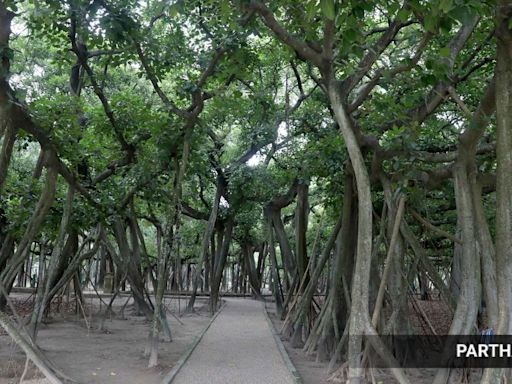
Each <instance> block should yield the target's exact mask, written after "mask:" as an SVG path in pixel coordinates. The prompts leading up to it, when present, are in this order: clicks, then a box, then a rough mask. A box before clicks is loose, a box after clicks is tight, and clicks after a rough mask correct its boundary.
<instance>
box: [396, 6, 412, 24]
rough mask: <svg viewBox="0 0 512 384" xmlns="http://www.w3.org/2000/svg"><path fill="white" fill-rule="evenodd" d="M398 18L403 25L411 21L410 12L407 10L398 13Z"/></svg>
mask: <svg viewBox="0 0 512 384" xmlns="http://www.w3.org/2000/svg"><path fill="white" fill-rule="evenodd" d="M397 16H398V19H399V20H400V21H401V22H402V23H405V22H406V21H407V20H408V19H409V11H408V10H407V9H401V10H400V11H398V15H397Z"/></svg>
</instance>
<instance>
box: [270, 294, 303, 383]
mask: <svg viewBox="0 0 512 384" xmlns="http://www.w3.org/2000/svg"><path fill="white" fill-rule="evenodd" d="M263 314H264V315H265V319H266V320H267V323H268V326H269V327H270V331H271V332H272V336H273V337H274V341H275V343H276V345H277V349H279V353H280V355H281V358H282V359H283V362H284V365H286V368H287V369H288V371H289V372H290V374H291V375H292V377H293V382H294V383H295V384H303V383H304V381H303V380H302V376H301V375H300V373H299V371H298V370H297V368H296V367H295V365H293V362H292V360H291V359H290V355H288V352H286V348H285V347H284V344H283V342H282V340H281V337H279V333H278V332H277V330H276V328H275V327H274V324H273V323H272V320H270V317H269V315H268V312H267V305H266V303H264V305H263Z"/></svg>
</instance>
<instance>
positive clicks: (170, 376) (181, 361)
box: [160, 301, 226, 384]
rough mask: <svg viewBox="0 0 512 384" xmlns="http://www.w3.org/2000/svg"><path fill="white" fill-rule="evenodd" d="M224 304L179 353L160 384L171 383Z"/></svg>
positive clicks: (224, 304)
mask: <svg viewBox="0 0 512 384" xmlns="http://www.w3.org/2000/svg"><path fill="white" fill-rule="evenodd" d="M225 306H226V302H225V301H223V303H222V305H221V307H220V308H219V310H218V311H217V313H215V315H213V317H212V318H211V319H210V321H209V322H208V324H206V326H205V327H204V329H203V330H202V331H201V333H200V334H199V335H197V336H196V338H195V339H194V341H193V342H192V344H191V345H190V346H189V347H188V348H187V350H186V351H185V352H184V353H183V355H181V357H180V359H179V360H178V361H177V363H176V364H175V365H174V367H172V369H171V370H170V371H169V372H168V373H167V374H166V375H165V377H164V378H163V379H162V381H161V382H160V384H171V383H172V382H173V381H174V379H175V378H176V376H177V375H178V373H179V371H180V370H181V368H183V366H184V365H185V363H186V362H187V361H188V359H189V358H190V356H191V355H192V352H194V350H195V349H196V347H197V345H198V344H199V343H200V342H201V340H202V339H203V336H204V334H205V333H206V331H208V329H209V328H210V326H211V325H212V324H213V322H214V321H215V319H216V318H217V316H219V314H220V313H221V312H222V310H223V309H224V307H225Z"/></svg>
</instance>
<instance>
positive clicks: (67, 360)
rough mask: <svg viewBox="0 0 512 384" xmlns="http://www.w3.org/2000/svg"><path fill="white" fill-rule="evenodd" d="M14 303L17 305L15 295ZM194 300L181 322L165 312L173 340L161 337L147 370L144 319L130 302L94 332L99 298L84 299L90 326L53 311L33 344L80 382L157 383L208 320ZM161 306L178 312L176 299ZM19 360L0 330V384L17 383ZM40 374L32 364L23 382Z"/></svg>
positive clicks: (21, 364) (21, 360)
mask: <svg viewBox="0 0 512 384" xmlns="http://www.w3.org/2000/svg"><path fill="white" fill-rule="evenodd" d="M125 301H126V298H125V297H122V298H120V299H119V300H116V302H115V304H114V311H116V313H118V312H119V309H120V308H121V306H122V305H123V304H124V302H125ZM17 302H18V303H20V305H21V304H22V303H21V301H20V299H19V298H18V300H17ZM196 302H197V309H198V310H199V312H198V313H197V314H192V315H185V316H182V317H178V318H179V320H180V321H181V322H183V324H180V322H179V321H178V320H177V319H176V318H174V317H173V316H171V315H168V320H169V323H170V326H171V329H172V332H173V342H171V343H169V342H164V341H163V339H162V343H161V344H160V349H159V352H160V354H159V357H160V360H159V362H160V365H159V366H158V367H155V368H152V369H148V368H147V358H145V357H143V351H144V347H145V344H146V339H147V336H148V326H149V324H148V322H147V321H146V320H145V319H144V318H143V317H138V316H133V315H132V314H131V312H132V310H131V308H130V303H129V304H128V307H127V308H126V310H125V318H124V319H116V318H114V319H109V320H107V321H106V323H105V327H106V331H99V330H98V325H99V324H100V322H101V317H99V316H98V315H97V313H98V309H99V305H98V304H99V301H98V300H97V299H91V298H89V299H86V305H87V309H88V310H90V309H91V308H92V311H90V313H92V315H89V316H88V319H87V321H88V323H89V328H88V327H87V325H86V322H85V321H84V319H83V317H77V316H76V315H74V314H70V313H67V314H64V315H62V316H61V315H57V316H55V317H54V318H52V319H50V321H49V322H48V323H46V324H43V325H42V327H41V329H40V331H39V335H38V344H39V345H40V347H41V348H42V349H43V351H44V352H45V354H46V355H47V356H48V358H50V359H51V360H52V361H53V362H54V363H55V364H56V365H57V366H58V367H59V368H61V369H62V371H63V372H64V373H65V374H67V375H69V376H70V377H72V378H73V379H75V380H77V381H78V382H80V383H83V384H100V383H101V384H117V383H119V384H121V383H123V384H136V383H137V384H139V383H148V384H152V383H159V382H160V380H161V379H162V376H163V375H164V374H165V373H167V372H168V371H169V370H170V369H171V368H172V366H173V365H174V363H175V362H176V361H177V360H178V359H179V358H180V357H181V355H182V354H183V353H184V352H185V350H186V349H187V347H188V346H189V345H190V344H191V343H192V341H193V340H194V338H195V336H196V335H197V334H199V332H200V331H201V330H202V329H203V328H204V327H205V326H206V324H207V323H208V321H209V319H210V317H209V314H208V313H207V311H206V307H205V301H204V300H197V301H196ZM166 305H167V307H168V308H169V309H170V310H171V311H172V312H174V313H176V314H178V299H175V298H172V299H169V298H168V299H166ZM185 306H186V298H182V299H181V304H180V306H179V307H180V308H181V310H183V308H185ZM102 307H103V309H104V308H105V306H104V305H103V306H102ZM203 307H204V308H203ZM201 308H202V309H201ZM24 364H25V355H24V353H23V352H22V351H21V350H20V349H19V348H18V347H17V346H16V345H14V344H13V343H12V341H11V340H10V338H9V337H8V336H6V335H0V384H11V383H18V382H19V376H20V375H21V373H22V371H23V368H24ZM40 377H41V376H40V375H39V374H38V372H37V369H35V368H34V367H32V368H31V369H30V370H29V374H28V375H27V376H26V378H27V379H31V380H27V381H24V383H31V384H32V383H33V384H35V383H44V382H45V381H44V380H42V379H40Z"/></svg>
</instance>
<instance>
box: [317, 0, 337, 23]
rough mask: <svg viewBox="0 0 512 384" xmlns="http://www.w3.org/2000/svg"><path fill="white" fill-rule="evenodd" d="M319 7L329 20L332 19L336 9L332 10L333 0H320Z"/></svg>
mask: <svg viewBox="0 0 512 384" xmlns="http://www.w3.org/2000/svg"><path fill="white" fill-rule="evenodd" d="M320 8H321V9H322V13H323V14H324V16H325V17H326V18H327V19H329V20H334V18H335V17H336V11H335V10H334V0H320Z"/></svg>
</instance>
